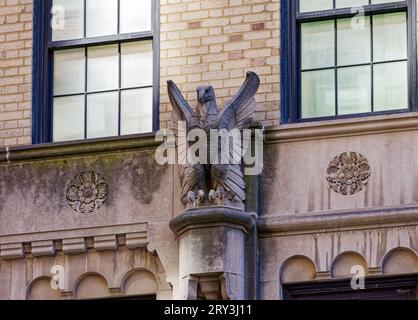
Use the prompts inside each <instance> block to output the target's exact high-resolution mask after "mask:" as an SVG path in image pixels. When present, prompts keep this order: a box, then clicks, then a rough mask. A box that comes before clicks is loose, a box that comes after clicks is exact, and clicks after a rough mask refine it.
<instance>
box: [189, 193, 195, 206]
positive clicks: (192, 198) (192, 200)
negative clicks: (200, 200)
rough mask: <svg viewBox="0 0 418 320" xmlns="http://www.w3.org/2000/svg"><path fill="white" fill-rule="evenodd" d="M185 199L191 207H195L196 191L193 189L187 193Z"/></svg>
mask: <svg viewBox="0 0 418 320" xmlns="http://www.w3.org/2000/svg"><path fill="white" fill-rule="evenodd" d="M187 200H188V201H189V204H190V205H191V206H192V207H196V193H194V192H193V191H190V192H189V193H187Z"/></svg>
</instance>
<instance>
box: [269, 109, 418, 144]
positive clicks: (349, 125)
mask: <svg viewBox="0 0 418 320" xmlns="http://www.w3.org/2000/svg"><path fill="white" fill-rule="evenodd" d="M414 130H418V113H401V114H395V115H383V116H371V117H360V118H350V119H338V120H330V121H317V122H309V123H298V124H288V125H282V126H279V127H272V128H269V129H268V130H266V141H267V143H286V142H297V141H309V140H320V139H330V138H341V137H351V136H362V135H369V134H381V133H388V132H402V131H414Z"/></svg>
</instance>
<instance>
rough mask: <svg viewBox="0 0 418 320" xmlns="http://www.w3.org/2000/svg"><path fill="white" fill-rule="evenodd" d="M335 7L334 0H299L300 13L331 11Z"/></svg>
mask: <svg viewBox="0 0 418 320" xmlns="http://www.w3.org/2000/svg"><path fill="white" fill-rule="evenodd" d="M333 6H334V3H333V0H299V11H300V12H310V11H319V10H329V9H333V8H334V7H333Z"/></svg>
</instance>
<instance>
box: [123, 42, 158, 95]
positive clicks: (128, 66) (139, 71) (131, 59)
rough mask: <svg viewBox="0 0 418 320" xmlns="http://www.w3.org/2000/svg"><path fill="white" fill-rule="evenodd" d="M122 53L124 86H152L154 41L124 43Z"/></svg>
mask: <svg viewBox="0 0 418 320" xmlns="http://www.w3.org/2000/svg"><path fill="white" fill-rule="evenodd" d="M121 54H122V60H121V63H122V87H123V88H128V87H143V86H151V85H152V80H153V73H152V70H153V55H152V41H141V42H131V43H124V44H122V45H121Z"/></svg>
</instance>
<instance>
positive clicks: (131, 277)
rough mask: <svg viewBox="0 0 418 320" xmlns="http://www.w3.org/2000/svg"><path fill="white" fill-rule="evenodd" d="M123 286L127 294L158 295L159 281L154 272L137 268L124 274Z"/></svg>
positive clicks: (123, 290) (124, 292)
mask: <svg viewBox="0 0 418 320" xmlns="http://www.w3.org/2000/svg"><path fill="white" fill-rule="evenodd" d="M121 288H122V293H123V294H124V295H127V296H133V295H134V296H145V295H157V293H158V281H157V278H156V277H155V275H154V273H153V272H151V271H149V270H147V269H144V268H136V269H133V270H131V271H129V272H128V273H127V274H126V275H125V276H124V278H123V280H122V285H121Z"/></svg>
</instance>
